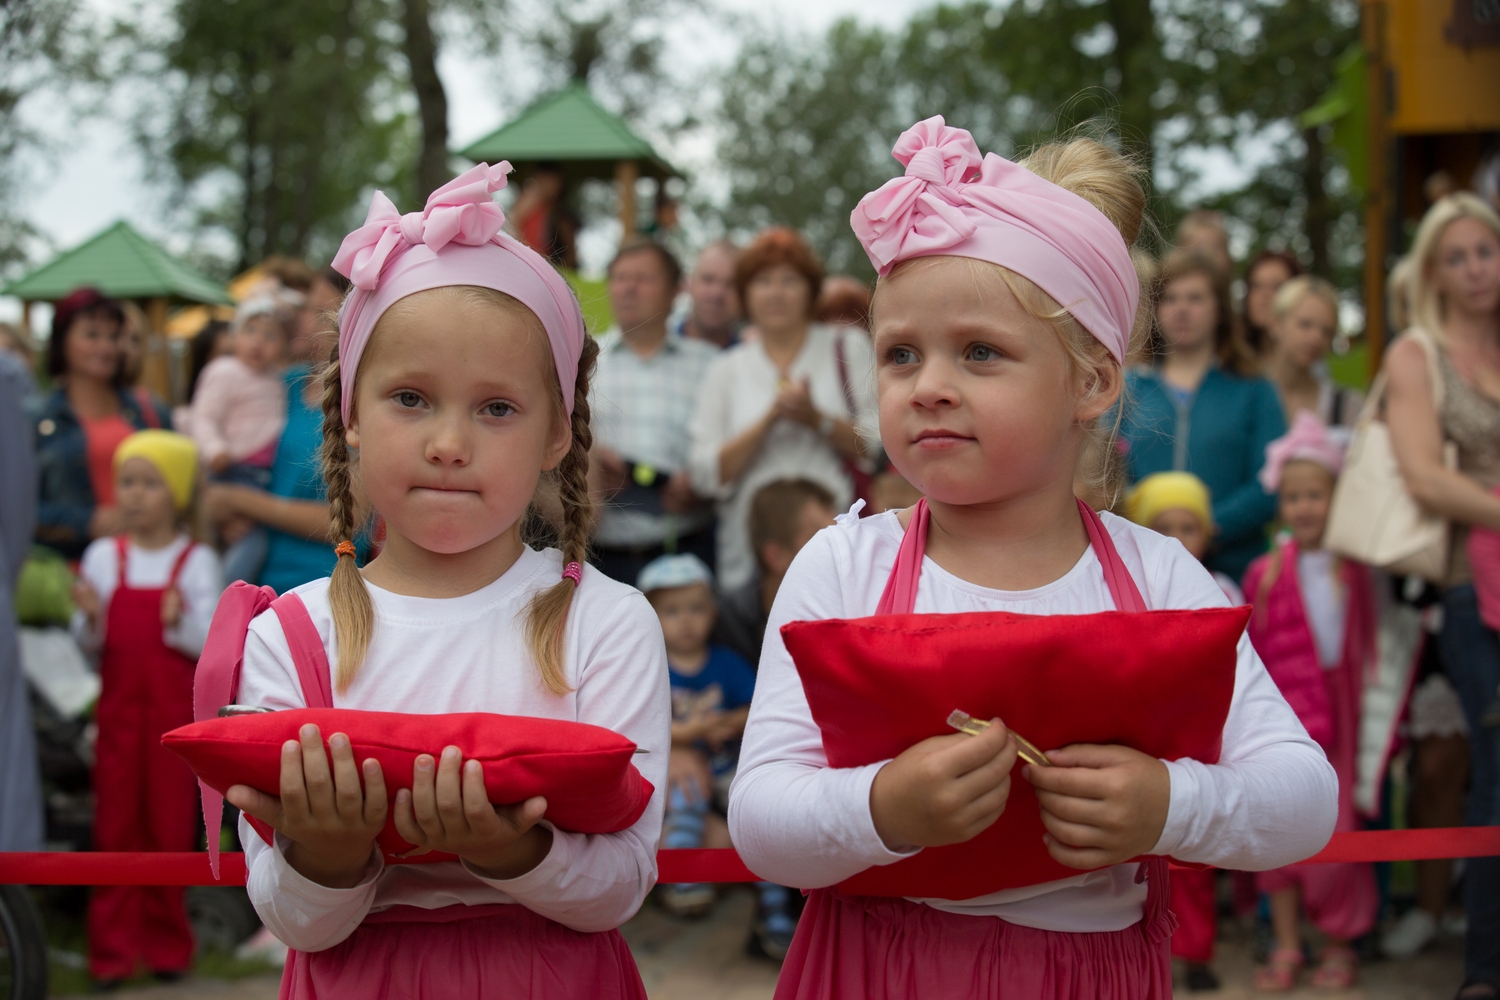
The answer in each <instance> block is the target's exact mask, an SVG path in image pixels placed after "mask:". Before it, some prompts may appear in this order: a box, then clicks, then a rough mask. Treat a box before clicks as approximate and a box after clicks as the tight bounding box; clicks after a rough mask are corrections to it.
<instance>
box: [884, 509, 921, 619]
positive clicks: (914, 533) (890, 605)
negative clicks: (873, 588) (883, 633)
mask: <svg viewBox="0 0 1500 1000" xmlns="http://www.w3.org/2000/svg"><path fill="white" fill-rule="evenodd" d="M931 519H932V515H931V514H929V513H928V511H927V498H926V497H922V498H921V499H920V500H918V501H917V505H916V506H915V507H913V508H912V511H911V521H910V522H909V523H908V524H907V526H906V534H904V535H902V536H901V548H900V549H898V550H897V552H896V565H894V566H892V567H891V576H890V579H888V580H886V582H885V591H884V592H883V593H882V594H881V595H880V603H879V604H877V605H876V606H875V613H876V614H877V615H909V614H911V613H912V608H914V607H916V606H917V581H919V580H921V579H922V560H923V559H924V558H926V556H927V524H928V522H929V521H930V520H931Z"/></svg>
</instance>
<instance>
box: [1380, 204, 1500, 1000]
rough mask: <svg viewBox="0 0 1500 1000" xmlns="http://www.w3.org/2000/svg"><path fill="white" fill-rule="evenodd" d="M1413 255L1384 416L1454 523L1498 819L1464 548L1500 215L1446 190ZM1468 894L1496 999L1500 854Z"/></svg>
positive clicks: (1470, 877) (1389, 358)
mask: <svg viewBox="0 0 1500 1000" xmlns="http://www.w3.org/2000/svg"><path fill="white" fill-rule="evenodd" d="M1407 259H1408V260H1410V261H1411V264H1410V267H1411V271H1410V276H1409V281H1410V285H1409V293H1408V302H1409V306H1410V314H1411V322H1412V327H1411V329H1410V330H1408V331H1407V333H1406V335H1404V336H1403V337H1402V338H1401V339H1400V340H1398V341H1396V342H1395V343H1394V344H1392V345H1391V348H1390V350H1389V351H1388V352H1387V353H1386V356H1385V369H1386V371H1387V372H1388V373H1389V379H1390V380H1389V382H1388V386H1389V388H1388V390H1387V395H1386V424H1387V425H1388V426H1389V427H1390V430H1391V447H1392V449H1393V450H1394V451H1395V453H1396V464H1397V465H1399V466H1400V468H1401V475H1402V477H1403V478H1404V479H1405V481H1406V487H1407V489H1408V490H1410V491H1411V495H1412V496H1413V497H1415V498H1416V499H1417V500H1418V501H1419V502H1420V503H1421V504H1422V505H1423V506H1424V507H1426V508H1428V509H1429V510H1432V511H1434V512H1436V513H1438V514H1441V515H1443V516H1444V517H1446V518H1448V519H1449V521H1450V522H1451V523H1452V525H1453V527H1454V528H1455V529H1456V530H1454V531H1453V552H1452V556H1451V559H1450V562H1449V569H1448V578H1447V579H1446V580H1445V581H1444V587H1443V631H1442V633H1441V634H1440V636H1439V638H1438V641H1439V643H1440V647H1439V648H1440V649H1441V652H1442V656H1443V669H1444V670H1445V672H1446V673H1447V675H1448V677H1449V679H1450V680H1451V681H1452V682H1453V686H1454V687H1455V688H1457V690H1458V697H1459V701H1460V702H1461V703H1462V704H1463V709H1464V716H1465V718H1466V720H1467V722H1468V726H1469V751H1470V760H1471V762H1472V767H1473V770H1472V772H1471V776H1470V783H1469V815H1468V821H1469V823H1470V824H1473V825H1485V824H1490V825H1493V824H1500V726H1497V725H1496V724H1495V718H1496V715H1497V714H1500V712H1497V709H1500V705H1497V704H1496V702H1497V700H1500V639H1497V637H1496V633H1495V630H1494V629H1492V628H1489V627H1487V626H1486V625H1485V624H1484V622H1483V620H1482V619H1481V618H1480V616H1479V609H1478V599H1477V597H1476V595H1475V591H1474V579H1473V572H1472V570H1471V567H1470V565H1469V560H1468V557H1467V552H1466V544H1467V540H1468V534H1469V531H1468V529H1469V528H1470V527H1480V528H1487V529H1489V530H1491V531H1496V530H1500V493H1497V492H1496V488H1497V487H1500V216H1497V215H1496V214H1495V212H1494V210H1493V209H1491V208H1490V207H1489V206H1488V205H1486V204H1485V203H1484V202H1483V201H1481V200H1480V199H1479V198H1478V197H1476V196H1474V195H1472V194H1468V193H1467V192H1459V193H1457V194H1450V195H1448V196H1447V197H1445V198H1441V199H1439V200H1438V202H1437V203H1436V204H1434V205H1433V206H1432V208H1430V209H1428V210H1427V215H1426V216H1424V217H1423V219H1422V224H1421V225H1420V226H1418V227H1417V235H1416V238H1415V240H1414V241H1413V243H1412V248H1411V251H1410V252H1409V253H1408V254H1407ZM1434 365H1436V367H1437V371H1436V373H1435V374H1436V376H1437V379H1438V380H1440V381H1441V383H1442V390H1443V391H1442V401H1441V403H1439V402H1438V400H1437V399H1435V398H1434V395H1433V389H1432V386H1433V382H1434V378H1433V376H1434V372H1433V366H1434ZM1446 442H1452V443H1453V444H1454V445H1456V446H1457V449H1458V468H1456V469H1455V468H1450V467H1449V466H1448V465H1447V464H1446V463H1445V462H1444V460H1443V453H1444V450H1445V448H1444V446H1445V443H1446ZM1464 893H1465V909H1466V911H1467V914H1468V919H1469V925H1468V932H1467V938H1466V943H1465V951H1464V979H1465V985H1464V987H1463V988H1462V989H1461V990H1460V991H1459V996H1460V997H1461V998H1463V1000H1492V998H1494V997H1495V996H1497V995H1500V858H1474V859H1471V860H1470V861H1469V867H1468V871H1467V873H1466V874H1465V876H1464Z"/></svg>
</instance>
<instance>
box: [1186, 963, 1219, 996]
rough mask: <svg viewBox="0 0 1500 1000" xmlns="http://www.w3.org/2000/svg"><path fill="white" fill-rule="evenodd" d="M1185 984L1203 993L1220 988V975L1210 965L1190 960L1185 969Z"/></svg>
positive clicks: (1193, 990) (1190, 988)
mask: <svg viewBox="0 0 1500 1000" xmlns="http://www.w3.org/2000/svg"><path fill="white" fill-rule="evenodd" d="M1183 985H1184V986H1186V987H1187V988H1188V989H1189V990H1191V991H1192V992H1194V993H1203V992H1206V991H1208V990H1216V989H1218V988H1219V977H1218V976H1216V975H1214V970H1213V969H1210V968H1209V967H1208V966H1206V965H1199V964H1198V963H1197V962H1189V963H1188V965H1187V968H1186V969H1185V970H1184V975H1183Z"/></svg>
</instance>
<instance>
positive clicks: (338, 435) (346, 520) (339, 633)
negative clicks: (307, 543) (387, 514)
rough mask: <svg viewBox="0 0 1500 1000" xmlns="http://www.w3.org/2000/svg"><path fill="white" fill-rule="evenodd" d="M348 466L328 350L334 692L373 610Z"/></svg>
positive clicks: (360, 650) (347, 673) (341, 686)
mask: <svg viewBox="0 0 1500 1000" xmlns="http://www.w3.org/2000/svg"><path fill="white" fill-rule="evenodd" d="M352 464H353V463H352V461H351V460H350V457H349V444H348V442H347V441H345V440H344V419H343V415H342V412H341V410H340V390H339V354H338V348H334V351H333V357H332V359H331V360H330V361H329V362H328V367H327V368H325V369H324V370H323V478H324V479H325V480H326V481H327V483H328V534H329V537H330V538H332V540H333V541H334V543H335V547H334V551H335V552H336V553H338V562H336V563H334V566H333V574H332V576H330V578H329V580H328V606H329V608H330V610H331V611H332V612H333V635H334V641H335V642H336V643H337V644H338V651H339V662H338V666H337V668H336V669H335V671H334V682H333V686H334V690H335V691H337V692H338V693H339V694H343V693H344V692H346V691H348V690H349V685H351V684H353V683H354V677H355V675H356V674H358V673H359V667H360V664H362V663H363V662H364V660H365V653H367V652H369V649H370V640H371V639H372V638H373V637H374V634H375V606H374V604H372V603H371V602H370V592H369V590H367V589H366V588H365V578H364V577H363V576H361V575H360V573H359V565H358V564H357V563H356V561H355V550H354V536H355V535H356V534H357V533H358V532H359V529H360V527H361V525H360V524H359V515H358V512H357V508H356V504H355V502H354V477H353V473H352V470H351V469H350V466H351V465H352Z"/></svg>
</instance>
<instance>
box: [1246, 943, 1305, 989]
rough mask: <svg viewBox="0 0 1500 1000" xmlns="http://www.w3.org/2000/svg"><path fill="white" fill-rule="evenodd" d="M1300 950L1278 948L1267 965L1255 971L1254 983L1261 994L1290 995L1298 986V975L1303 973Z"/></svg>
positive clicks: (1272, 953)
mask: <svg viewBox="0 0 1500 1000" xmlns="http://www.w3.org/2000/svg"><path fill="white" fill-rule="evenodd" d="M1302 963H1303V958H1302V950H1301V949H1300V948H1277V949H1275V950H1274V951H1272V952H1271V954H1270V956H1269V957H1268V958H1267V959H1266V964H1265V965H1262V966H1261V967H1260V968H1258V969H1256V970H1255V981H1254V983H1253V985H1254V987H1255V990H1256V992H1259V993H1290V992H1291V991H1292V988H1293V987H1294V986H1296V985H1297V973H1298V972H1300V971H1302Z"/></svg>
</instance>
